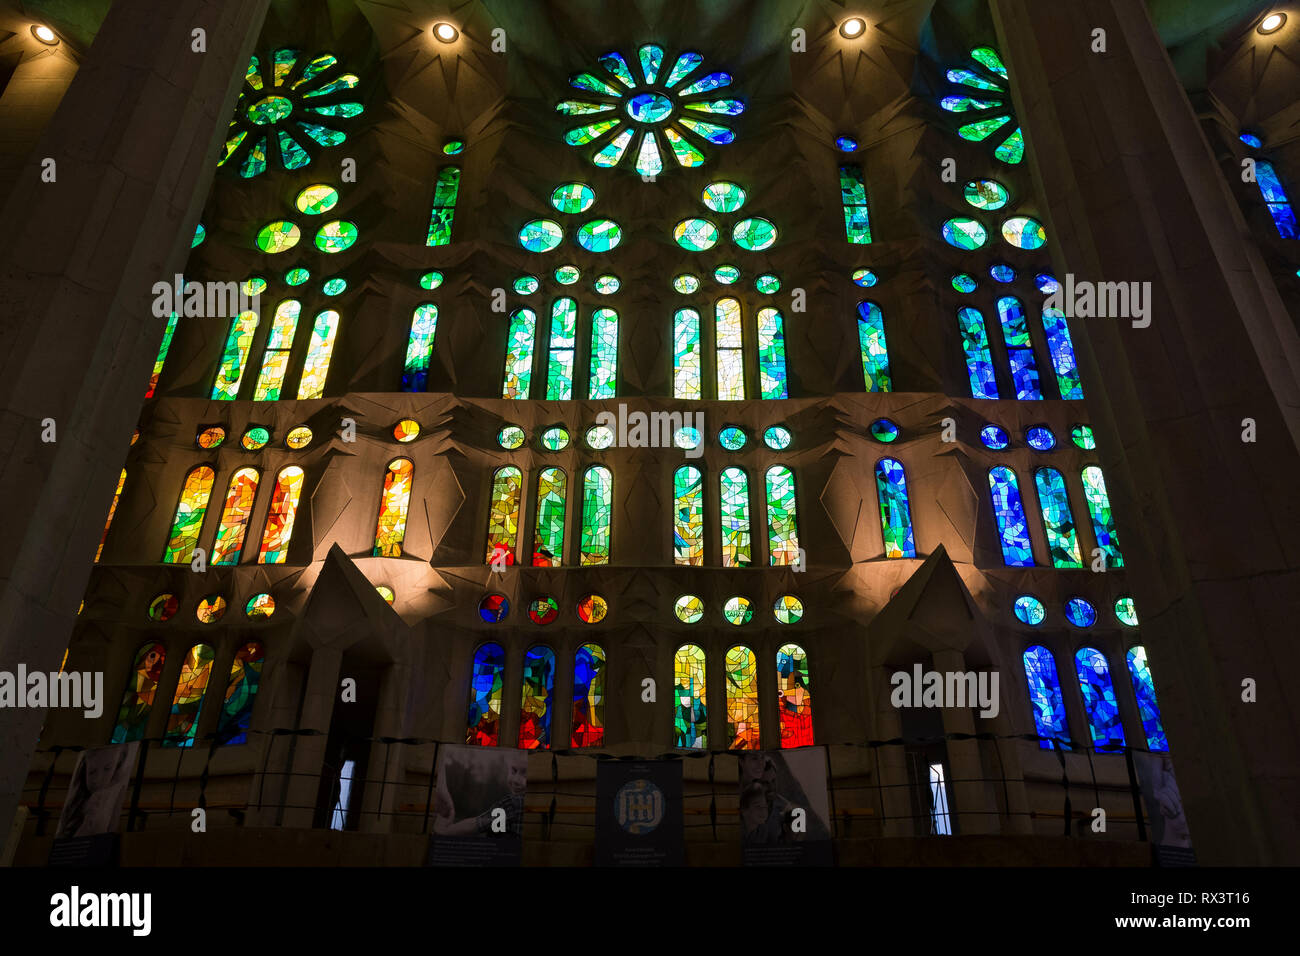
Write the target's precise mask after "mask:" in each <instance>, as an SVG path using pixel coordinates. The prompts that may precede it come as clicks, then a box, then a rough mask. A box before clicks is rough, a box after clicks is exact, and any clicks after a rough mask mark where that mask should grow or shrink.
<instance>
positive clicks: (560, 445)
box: [542, 425, 569, 451]
mask: <svg viewBox="0 0 1300 956" xmlns="http://www.w3.org/2000/svg"><path fill="white" fill-rule="evenodd" d="M542 447H543V448H545V449H546V450H547V451H560V450H561V449H564V448H568V447H569V430H568V429H567V428H562V427H561V426H559V425H556V426H555V427H553V428H548V429H546V431H544V432H542Z"/></svg>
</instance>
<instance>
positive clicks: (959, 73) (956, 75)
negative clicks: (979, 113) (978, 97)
mask: <svg viewBox="0 0 1300 956" xmlns="http://www.w3.org/2000/svg"><path fill="white" fill-rule="evenodd" d="M948 79H949V80H950V81H952V82H953V83H960V84H961V85H962V86H973V87H975V88H976V89H977V90H992V91H993V92H995V93H1000V92H1002V87H1000V86H998V84H996V83H994V82H992V81H991V80H986V79H984V77H982V76H980V75H978V74H976V73H972V72H971V71H970V70H949V71H948Z"/></svg>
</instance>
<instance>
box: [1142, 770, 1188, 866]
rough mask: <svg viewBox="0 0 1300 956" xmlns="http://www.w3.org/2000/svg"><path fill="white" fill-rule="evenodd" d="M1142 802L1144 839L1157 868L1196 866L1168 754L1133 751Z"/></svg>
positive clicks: (1181, 799) (1181, 798)
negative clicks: (1144, 817)
mask: <svg viewBox="0 0 1300 956" xmlns="http://www.w3.org/2000/svg"><path fill="white" fill-rule="evenodd" d="M1133 765H1134V767H1135V768H1136V769H1137V776H1138V785H1139V786H1140V787H1141V788H1142V802H1143V804H1145V806H1146V817H1147V827H1148V831H1147V839H1149V840H1150V841H1151V847H1152V851H1153V854H1154V856H1155V862H1156V865H1157V866H1195V865H1196V854H1195V853H1194V852H1193V850H1192V832H1191V830H1190V829H1188V826H1187V817H1186V816H1185V815H1184V814H1183V797H1182V794H1180V793H1179V792H1178V781H1177V780H1175V779H1174V763H1173V761H1172V760H1171V759H1170V758H1169V755H1168V754H1158V753H1147V752H1145V751H1141V750H1135V751H1133Z"/></svg>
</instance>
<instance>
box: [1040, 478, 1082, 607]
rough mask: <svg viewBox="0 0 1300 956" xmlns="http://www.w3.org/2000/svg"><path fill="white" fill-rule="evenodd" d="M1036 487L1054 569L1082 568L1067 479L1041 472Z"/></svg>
mask: <svg viewBox="0 0 1300 956" xmlns="http://www.w3.org/2000/svg"><path fill="white" fill-rule="evenodd" d="M1034 484H1035V485H1036V486H1037V489H1038V504H1039V507H1040V508H1041V509H1042V512H1043V526H1044V528H1045V529H1046V531H1047V550H1048V552H1049V553H1050V554H1051V556H1052V567H1055V568H1081V567H1083V558H1082V557H1081V556H1080V553H1079V536H1078V533H1077V532H1076V530H1075V527H1074V516H1073V515H1072V514H1071V513H1070V498H1069V495H1068V494H1067V493H1066V490H1065V479H1064V478H1062V477H1061V473H1060V472H1059V471H1057V470H1056V469H1055V468H1039V469H1038V470H1037V471H1036V472H1034ZM1067 614H1068V607H1067ZM1081 626H1082V625H1081Z"/></svg>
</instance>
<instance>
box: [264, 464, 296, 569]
mask: <svg viewBox="0 0 1300 956" xmlns="http://www.w3.org/2000/svg"><path fill="white" fill-rule="evenodd" d="M302 481H303V472H302V469H301V468H299V467H298V466H297V465H290V466H289V467H288V468H284V469H281V471H280V474H279V475H277V476H276V479H275V494H273V495H272V496H271V507H270V509H269V510H268V511H267V512H266V527H265V528H264V529H263V531H262V547H261V550H260V551H258V554H257V563H258V564H284V562H285V559H286V558H287V557H288V556H289V541H290V540H291V539H292V538H293V521H294V518H295V517H297V514H298V498H299V497H300V496H301V495H302Z"/></svg>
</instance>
